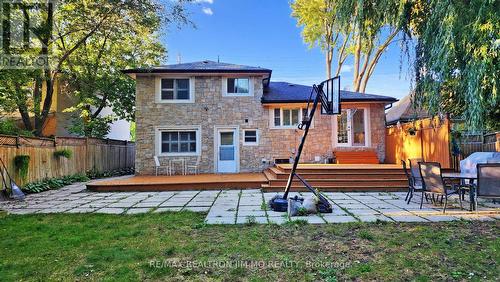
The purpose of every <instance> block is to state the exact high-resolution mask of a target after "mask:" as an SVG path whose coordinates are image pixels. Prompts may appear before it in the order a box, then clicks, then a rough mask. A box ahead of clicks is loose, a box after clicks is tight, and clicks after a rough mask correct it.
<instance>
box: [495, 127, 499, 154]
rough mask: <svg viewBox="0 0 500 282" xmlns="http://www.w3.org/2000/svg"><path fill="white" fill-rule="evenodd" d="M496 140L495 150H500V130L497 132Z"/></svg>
mask: <svg viewBox="0 0 500 282" xmlns="http://www.w3.org/2000/svg"><path fill="white" fill-rule="evenodd" d="M495 135H496V139H497V140H496V142H495V151H497V152H500V132H497V133H496V134H495Z"/></svg>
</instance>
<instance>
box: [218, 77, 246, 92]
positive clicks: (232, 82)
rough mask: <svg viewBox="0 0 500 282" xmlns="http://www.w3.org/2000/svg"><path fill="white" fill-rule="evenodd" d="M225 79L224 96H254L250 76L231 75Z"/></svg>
mask: <svg viewBox="0 0 500 282" xmlns="http://www.w3.org/2000/svg"><path fill="white" fill-rule="evenodd" d="M223 81H224V85H223V90H224V92H223V95H224V96H253V87H252V79H250V78H248V77H229V78H226V79H224V80H223Z"/></svg>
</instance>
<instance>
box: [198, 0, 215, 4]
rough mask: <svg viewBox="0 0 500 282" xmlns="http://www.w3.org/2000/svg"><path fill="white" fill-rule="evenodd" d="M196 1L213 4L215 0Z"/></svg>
mask: <svg viewBox="0 0 500 282" xmlns="http://www.w3.org/2000/svg"><path fill="white" fill-rule="evenodd" d="M193 2H194V3H207V4H213V3H214V0H194V1H193Z"/></svg>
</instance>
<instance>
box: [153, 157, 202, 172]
mask: <svg viewBox="0 0 500 282" xmlns="http://www.w3.org/2000/svg"><path fill="white" fill-rule="evenodd" d="M154 161H155V175H156V176H158V174H162V172H163V174H166V175H175V174H181V175H187V174H198V167H199V166H200V157H199V156H198V158H197V159H196V162H195V163H194V164H190V163H189V162H188V161H187V160H186V159H185V158H175V159H171V160H169V161H168V164H166V165H165V164H162V163H161V162H160V159H159V158H158V157H157V156H154Z"/></svg>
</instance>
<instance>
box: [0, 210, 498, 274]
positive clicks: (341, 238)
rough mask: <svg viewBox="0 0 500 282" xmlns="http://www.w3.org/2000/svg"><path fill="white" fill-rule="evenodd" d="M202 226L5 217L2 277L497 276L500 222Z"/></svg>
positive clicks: (162, 218)
mask: <svg viewBox="0 0 500 282" xmlns="http://www.w3.org/2000/svg"><path fill="white" fill-rule="evenodd" d="M203 220H204V215H203V214H197V213H191V212H180V213H163V214H142V215H97V214H75V215H70V214H53V215H25V216H14V215H5V214H0V277H1V278H0V280H2V281H14V280H39V281H47V280H116V281H124V280H174V281H175V280H176V281H184V280H227V281H234V280H244V281H247V280H250V281H275V280H278V281H284V280H325V281H336V279H338V280H346V279H348V280H354V279H356V278H358V279H360V280H388V281H394V280H419V281H436V280H466V279H469V278H471V279H472V280H495V279H497V278H498V277H500V273H499V266H498V262H499V259H500V252H499V250H498V249H499V247H500V240H499V238H498V234H500V233H499V226H500V223H499V221H494V222H465V221H459V222H450V223H432V224H430V223H427V224H410V223H408V224H395V223H386V224H384V223H373V224H361V223H359V224H335V225H303V224H288V225H285V226H277V225H238V226H221V225H219V226H209V225H205V224H203ZM228 262H232V263H233V265H229V263H228ZM237 262H239V263H240V266H238V265H234V264H236V263H237ZM242 262H246V263H247V266H246V267H243V266H241V264H242ZM259 262H266V263H267V267H266V268H264V269H262V268H259V267H258V265H257V263H259ZM308 262H314V264H313V265H310V264H308ZM189 263H191V264H192V266H193V267H186V266H187V265H188V264H189ZM203 263H204V265H201V264H203ZM252 263H253V264H252ZM152 264H154V265H153V266H152ZM194 264H197V265H194ZM217 264H218V265H219V266H225V267H217ZM200 265H201V266H200Z"/></svg>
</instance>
